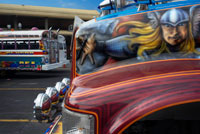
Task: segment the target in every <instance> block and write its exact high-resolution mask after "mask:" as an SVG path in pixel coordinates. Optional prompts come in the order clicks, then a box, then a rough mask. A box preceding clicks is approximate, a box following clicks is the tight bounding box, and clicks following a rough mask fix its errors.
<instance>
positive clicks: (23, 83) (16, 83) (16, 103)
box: [0, 67, 70, 134]
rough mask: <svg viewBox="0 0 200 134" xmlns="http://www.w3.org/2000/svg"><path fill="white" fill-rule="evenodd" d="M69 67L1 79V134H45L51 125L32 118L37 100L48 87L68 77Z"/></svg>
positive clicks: (17, 74)
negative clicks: (35, 100) (38, 95)
mask: <svg viewBox="0 0 200 134" xmlns="http://www.w3.org/2000/svg"><path fill="white" fill-rule="evenodd" d="M69 75H70V67H67V68H59V69H55V70H51V71H44V72H16V73H15V74H12V73H10V74H9V75H3V76H1V77H0V102H1V106H0V134H43V133H44V132H45V130H46V129H47V128H48V127H49V125H50V123H45V122H43V123H39V122H38V121H37V120H35V119H34V118H33V105H34V103H33V102H34V99H35V98H36V97H37V94H38V93H41V92H45V89H46V87H49V86H55V84H56V82H58V81H62V79H63V78H64V77H69Z"/></svg>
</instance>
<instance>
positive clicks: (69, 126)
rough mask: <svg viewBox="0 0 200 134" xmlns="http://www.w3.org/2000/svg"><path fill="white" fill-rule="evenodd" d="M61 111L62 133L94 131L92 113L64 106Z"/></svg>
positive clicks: (74, 133)
mask: <svg viewBox="0 0 200 134" xmlns="http://www.w3.org/2000/svg"><path fill="white" fill-rule="evenodd" d="M62 111H63V112H62V114H63V115H62V122H63V133H64V134H94V133H95V117H94V116H93V115H91V114H85V113H78V112H75V111H71V110H69V109H67V108H65V107H64V106H63V110H62Z"/></svg>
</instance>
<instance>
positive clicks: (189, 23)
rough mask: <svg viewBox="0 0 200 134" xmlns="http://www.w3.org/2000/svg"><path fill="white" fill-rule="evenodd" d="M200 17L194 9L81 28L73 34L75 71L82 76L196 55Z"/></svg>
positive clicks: (197, 9)
mask: <svg viewBox="0 0 200 134" xmlns="http://www.w3.org/2000/svg"><path fill="white" fill-rule="evenodd" d="M199 13H200V6H199V5H197V6H187V7H181V8H171V9H167V10H159V11H156V12H147V13H144V14H133V15H129V16H123V17H117V18H114V19H112V18H111V19H105V20H98V21H96V22H95V23H93V22H92V21H91V23H89V24H87V25H84V24H83V25H82V26H81V27H80V28H79V30H78V31H77V33H76V40H77V42H76V43H77V46H76V50H77V57H76V59H77V63H76V64H77V68H76V71H77V73H79V74H84V73H88V72H90V71H93V70H94V69H95V68H97V67H100V66H103V65H105V64H108V63H109V62H116V61H121V60H124V59H128V58H134V57H135V58H137V59H140V60H142V59H145V58H148V57H156V56H159V55H161V54H163V53H167V54H169V55H173V54H174V53H179V54H180V55H181V56H188V55H190V54H195V55H198V54H200V52H199V51H198V47H199V45H200V35H199V34H198V33H199V32H200V27H199V26H200V16H199ZM93 24H94V25H95V26H93Z"/></svg>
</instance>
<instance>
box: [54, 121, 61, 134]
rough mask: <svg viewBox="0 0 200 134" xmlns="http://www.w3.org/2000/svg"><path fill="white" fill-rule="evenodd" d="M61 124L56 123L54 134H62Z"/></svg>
mask: <svg viewBox="0 0 200 134" xmlns="http://www.w3.org/2000/svg"><path fill="white" fill-rule="evenodd" d="M62 130H63V129H62V122H59V123H58V129H57V130H56V132H55V133H54V134H63V131H62Z"/></svg>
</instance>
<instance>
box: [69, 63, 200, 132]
mask: <svg viewBox="0 0 200 134" xmlns="http://www.w3.org/2000/svg"><path fill="white" fill-rule="evenodd" d="M195 101H200V60H199V59H168V60H157V61H147V62H143V63H137V64H130V65H124V66H118V67H115V68H110V69H106V70H102V71H99V72H96V73H91V74H86V75H82V76H79V77H77V78H75V79H74V80H73V82H72V88H71V91H69V93H68V97H66V99H65V107H66V108H68V109H70V110H74V111H79V112H83V113H89V114H93V115H94V116H95V118H96V120H97V121H98V122H99V125H98V126H96V127H99V129H98V130H104V132H100V133H105V134H106V133H108V132H109V133H118V132H119V131H120V129H122V128H123V127H124V124H130V123H131V122H133V121H137V120H139V119H141V118H142V117H145V116H147V115H149V114H150V113H152V112H155V111H158V110H160V109H163V108H166V107H170V106H174V105H178V104H184V103H189V102H195ZM104 124H107V125H106V126H105V125H104Z"/></svg>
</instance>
